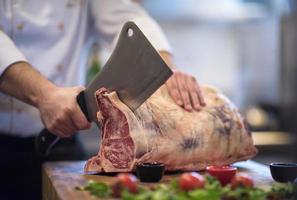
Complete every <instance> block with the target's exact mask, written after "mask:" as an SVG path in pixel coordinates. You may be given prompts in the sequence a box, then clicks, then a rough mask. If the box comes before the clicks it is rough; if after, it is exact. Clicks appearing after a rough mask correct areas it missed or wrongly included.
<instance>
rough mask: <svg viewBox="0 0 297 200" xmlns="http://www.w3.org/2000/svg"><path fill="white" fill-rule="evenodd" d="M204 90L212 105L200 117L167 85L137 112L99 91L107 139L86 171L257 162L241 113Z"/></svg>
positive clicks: (215, 93)
mask: <svg viewBox="0 0 297 200" xmlns="http://www.w3.org/2000/svg"><path fill="white" fill-rule="evenodd" d="M202 90H203V94H204V96H205V100H206V104H207V106H206V107H204V108H203V109H202V110H201V111H200V112H188V111H185V110H184V109H182V108H181V107H179V106H178V105H176V104H175V103H174V102H173V100H172V99H171V97H170V96H169V94H168V91H167V89H166V87H165V86H162V87H161V88H160V89H159V90H158V91H157V92H156V93H154V95H153V96H152V97H150V98H149V99H148V100H147V101H146V102H145V103H144V104H143V105H142V106H141V107H139V108H138V109H137V110H136V111H135V112H134V113H133V112H132V111H131V110H130V109H129V108H128V107H127V106H126V105H125V104H124V103H122V102H121V101H120V100H119V98H118V96H117V94H116V93H115V92H108V91H107V90H106V89H104V88H102V89H100V90H98V91H97V92H96V98H97V102H98V107H99V112H98V120H99V122H100V123H101V124H102V131H101V132H102V133H101V134H102V140H101V144H100V150H99V153H98V155H96V156H94V157H92V158H91V159H89V160H88V161H87V163H86V165H85V172H129V171H133V170H134V169H135V166H136V165H137V164H138V163H143V162H162V163H164V164H165V166H166V170H167V171H173V170H202V169H205V167H206V166H207V165H227V164H231V163H234V162H236V161H241V160H247V159H249V158H251V157H253V156H254V155H255V154H256V153H257V150H256V148H255V147H254V145H253V140H252V137H251V133H250V131H249V130H248V129H247V127H246V125H245V123H244V120H243V118H242V117H241V116H240V114H239V112H238V110H237V109H236V108H235V107H234V106H233V105H232V103H231V102H230V101H229V100H228V99H227V98H226V97H225V96H223V95H222V94H221V93H220V92H218V91H217V90H216V89H214V88H212V87H209V86H203V87H202Z"/></svg>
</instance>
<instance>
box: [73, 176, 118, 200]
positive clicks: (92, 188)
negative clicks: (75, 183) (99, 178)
mask: <svg viewBox="0 0 297 200" xmlns="http://www.w3.org/2000/svg"><path fill="white" fill-rule="evenodd" d="M76 189H78V190H86V191H89V192H90V194H91V195H94V196H97V197H110V196H111V194H112V190H111V188H110V187H109V186H108V185H107V184H105V183H102V182H95V181H92V180H91V181H89V182H88V184H87V185H86V186H85V187H82V188H76Z"/></svg>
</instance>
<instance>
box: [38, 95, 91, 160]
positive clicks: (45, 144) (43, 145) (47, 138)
mask: <svg viewBox="0 0 297 200" xmlns="http://www.w3.org/2000/svg"><path fill="white" fill-rule="evenodd" d="M76 101H77V104H78V105H79V107H80V109H81V111H82V112H83V113H84V115H85V116H86V118H87V120H88V121H89V122H90V118H89V115H88V110H87V105H86V102H85V97H84V91H81V92H80V93H79V94H78V95H77V97H76ZM59 140H60V138H59V137H58V136H56V135H54V134H53V133H51V132H50V131H49V130H47V129H46V128H44V129H43V130H42V131H41V132H40V133H39V134H38V136H37V137H36V139H35V149H36V151H37V152H38V153H39V154H41V155H42V156H45V157H46V156H48V155H49V153H50V150H51V148H52V147H53V146H54V145H55V144H56V143H57V142H58V141H59Z"/></svg>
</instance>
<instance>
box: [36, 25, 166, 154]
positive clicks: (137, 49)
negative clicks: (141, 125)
mask: <svg viewBox="0 0 297 200" xmlns="http://www.w3.org/2000/svg"><path fill="white" fill-rule="evenodd" d="M171 75H172V71H171V70H170V68H169V67H168V66H167V65H166V63H165V62H164V61H163V59H162V58H161V57H160V55H159V54H158V52H157V51H156V50H155V49H154V47H153V46H152V45H151V44H150V42H149V41H148V40H147V38H146V37H145V36H144V34H143V33H142V32H141V30H140V29H139V28H138V27H137V26H136V24H135V23H133V22H127V23H126V24H124V26H123V28H122V30H121V33H120V35H119V39H118V41H117V44H116V47H115V49H114V51H113V53H112V55H111V56H110V58H109V59H108V61H107V62H106V64H105V65H104V67H103V69H102V71H101V72H100V73H99V74H98V75H96V77H95V78H94V80H93V81H92V82H91V83H90V84H89V85H88V86H87V88H86V89H85V90H84V91H82V92H81V93H80V94H79V95H78V96H77V103H78V105H79V106H80V108H81V110H82V112H83V113H84V114H85V116H86V118H87V119H88V121H89V122H96V124H97V125H98V126H99V124H98V123H97V115H96V114H97V111H98V107H97V103H96V98H95V92H96V91H97V90H98V89H99V88H101V87H105V88H107V89H109V90H111V91H116V92H117V94H118V95H119V98H120V100H121V101H122V102H124V103H125V104H126V105H127V106H128V107H129V108H130V109H131V110H132V111H135V110H136V109H137V108H138V107H139V106H140V105H141V104H142V103H143V102H144V101H145V100H146V99H148V98H149V97H150V96H151V95H152V94H153V93H154V92H155V91H156V90H157V89H158V88H159V87H160V86H161V85H162V84H164V83H165V81H166V80H167V79H168V78H169V77H170V76H171ZM58 140H59V137H57V136H56V135H54V134H52V133H50V132H49V131H48V130H47V129H43V130H42V131H41V132H40V133H39V135H38V136H37V137H36V141H35V142H36V143H35V146H36V150H37V152H38V153H40V154H41V155H43V156H47V155H48V154H49V152H50V149H51V148H52V147H53V146H54V145H55V143H57V142H58Z"/></svg>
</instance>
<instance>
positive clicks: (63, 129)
mask: <svg viewBox="0 0 297 200" xmlns="http://www.w3.org/2000/svg"><path fill="white" fill-rule="evenodd" d="M83 89H84V88H83V87H71V88H59V87H53V88H51V89H50V90H48V91H47V92H46V94H43V95H41V98H40V99H39V100H38V105H37V108H38V109H39V111H40V114H41V119H42V122H43V124H44V126H45V127H46V128H47V130H49V131H50V132H51V133H53V134H55V135H57V136H59V137H70V136H72V135H73V134H74V133H75V132H76V131H78V130H83V129H88V128H89V127H90V123H89V122H88V120H87V119H86V117H85V116H84V114H83V113H82V111H81V109H80V107H79V105H78V104H77V102H76V96H77V95H78V94H79V93H80V92H81V91H82V90H83Z"/></svg>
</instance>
